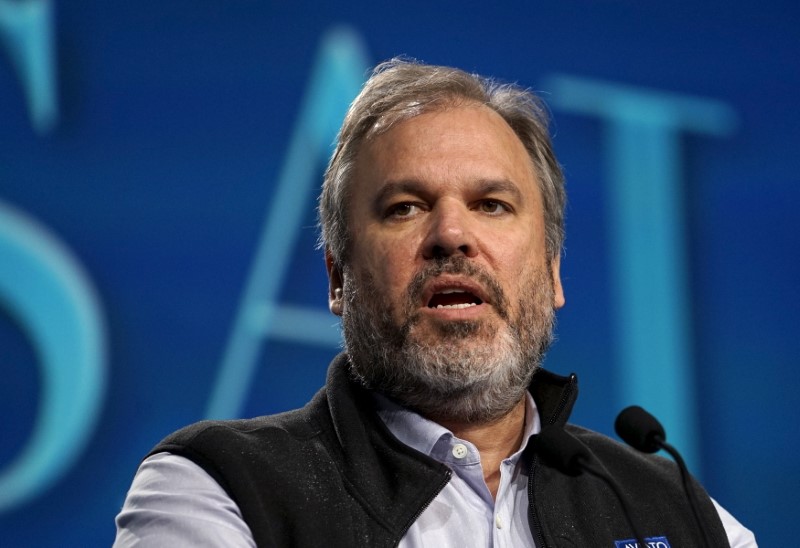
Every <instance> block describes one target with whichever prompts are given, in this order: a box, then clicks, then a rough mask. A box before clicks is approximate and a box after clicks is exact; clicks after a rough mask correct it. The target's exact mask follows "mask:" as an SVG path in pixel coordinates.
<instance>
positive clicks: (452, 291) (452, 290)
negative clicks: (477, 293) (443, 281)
mask: <svg viewBox="0 0 800 548" xmlns="http://www.w3.org/2000/svg"><path fill="white" fill-rule="evenodd" d="M439 293H441V294H442V295H449V294H450V293H466V291H464V290H463V289H442V290H441V291H439Z"/></svg>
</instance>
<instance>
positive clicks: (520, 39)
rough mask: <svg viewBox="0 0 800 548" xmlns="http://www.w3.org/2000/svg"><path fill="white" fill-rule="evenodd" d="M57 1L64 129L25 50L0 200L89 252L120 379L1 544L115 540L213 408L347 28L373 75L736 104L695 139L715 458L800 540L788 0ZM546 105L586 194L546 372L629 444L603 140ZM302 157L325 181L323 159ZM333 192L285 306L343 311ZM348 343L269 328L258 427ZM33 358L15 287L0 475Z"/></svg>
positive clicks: (301, 255) (798, 116)
mask: <svg viewBox="0 0 800 548" xmlns="http://www.w3.org/2000/svg"><path fill="white" fill-rule="evenodd" d="M24 3H25V2H24V1H21V0H18V1H16V2H13V1H12V2H9V1H8V0H5V4H6V5H8V4H11V5H15V4H16V5H20V4H24ZM698 4H699V5H698ZM53 7H54V13H55V20H54V27H53V28H54V38H55V41H54V49H53V52H54V56H55V61H56V66H57V83H56V90H57V102H58V108H59V116H58V120H57V122H56V123H55V125H54V126H53V127H52V128H51V129H50V130H49V131H45V130H37V129H35V124H34V123H33V122H32V119H31V113H30V109H29V108H28V106H27V103H26V87H25V86H24V85H23V84H22V83H21V81H20V77H19V73H18V72H17V71H16V70H15V69H14V66H13V64H12V62H11V58H12V56H11V54H10V53H9V52H10V47H9V46H8V45H6V46H5V54H4V55H2V56H0V201H2V202H3V203H5V204H6V205H10V206H12V207H13V208H14V209H16V210H18V211H21V212H24V214H25V215H27V216H29V217H31V218H32V219H35V220H36V222H37V223H39V224H40V225H41V226H42V227H44V228H45V229H46V230H47V231H48V232H49V233H50V234H51V235H53V236H54V237H56V238H57V239H58V241H59V242H60V243H61V245H63V246H64V247H65V248H67V249H69V250H70V253H71V254H72V256H73V257H74V259H75V260H76V261H77V262H78V263H79V264H80V265H81V268H82V269H83V271H84V272H85V274H86V279H87V280H89V282H90V283H91V285H92V287H93V288H94V291H95V292H96V294H97V296H98V299H99V303H100V307H101V309H102V325H103V332H102V338H103V341H104V343H105V347H106V354H105V359H104V361H103V363H104V368H105V372H106V375H107V382H106V383H105V384H103V385H102V386H103V387H104V389H103V391H102V398H101V401H100V408H99V411H98V415H97V422H96V424H93V425H91V427H90V428H88V431H87V435H88V439H87V443H86V445H85V446H82V447H79V448H78V450H79V453H78V455H77V457H78V459H77V460H76V461H75V462H70V463H68V466H66V469H65V470H64V473H63V474H59V475H58V477H57V478H54V479H53V481H51V482H49V484H48V485H47V486H46V487H45V488H44V489H42V490H41V491H39V492H37V493H34V494H33V495H32V496H31V497H30V498H29V499H28V500H25V501H20V502H19V503H18V504H14V505H13V506H11V507H9V508H6V509H5V510H3V511H2V513H0V539H1V540H0V544H2V545H4V546H53V545H59V546H106V545H109V544H110V543H111V542H112V540H113V537H114V525H113V518H114V515H115V514H116V513H117V511H118V509H119V508H120V506H121V504H122V501H123V499H124V496H125V492H126V490H127V487H128V486H129V484H130V480H131V478H132V475H133V472H134V471H135V468H136V465H137V463H138V461H139V459H140V458H141V457H142V455H143V454H144V453H146V452H147V450H148V449H149V448H150V447H151V446H152V445H154V444H155V443H156V442H157V441H158V440H159V439H160V438H161V437H163V436H164V435H166V434H167V433H169V432H170V431H172V430H174V429H176V428H178V427H180V426H182V425H184V424H187V423H189V422H193V421H195V420H198V419H200V418H203V417H204V415H205V412H206V407H207V406H208V404H209V398H210V395H211V393H212V390H213V387H214V384H215V382H216V378H217V374H218V371H219V368H220V364H221V362H222V359H223V355H224V352H225V348H226V345H227V344H228V341H229V338H230V337H231V333H232V331H233V326H234V321H235V318H236V315H237V313H238V310H239V303H240V299H241V296H242V293H243V291H244V287H245V284H246V282H247V279H248V274H249V273H250V271H251V267H252V263H253V259H254V256H255V250H256V248H257V246H258V243H259V241H260V238H261V230H262V224H263V223H264V221H265V216H266V214H267V212H268V211H270V209H271V208H272V207H273V205H274V204H273V198H274V195H275V186H276V181H277V180H278V179H279V178H280V173H281V169H282V168H283V166H284V165H285V162H286V160H285V158H286V155H287V150H288V143H289V137H290V136H291V135H292V134H293V131H295V127H296V124H297V120H298V117H299V116H300V114H301V109H302V104H303V102H302V101H303V97H304V96H305V94H306V89H307V87H308V86H309V81H310V79H311V75H312V73H313V71H314V63H315V59H316V58H317V56H318V54H319V49H320V47H321V44H322V43H323V40H324V37H325V36H326V35H327V33H328V32H329V31H330V30H331V29H332V28H342V27H341V26H342V25H344V26H345V28H347V29H350V31H351V32H352V33H353V34H354V35H355V36H357V37H358V39H359V40H361V43H362V44H363V47H364V52H365V54H366V56H367V61H368V62H369V63H370V64H374V63H375V62H377V61H380V60H382V59H385V58H388V57H391V56H394V55H397V54H408V55H411V56H413V57H416V58H419V59H421V60H424V61H426V62H430V63H436V64H448V65H454V66H458V67H461V68H464V69H467V70H470V71H476V72H479V73H483V74H490V75H493V76H496V77H498V78H501V79H503V80H508V81H518V82H519V83H521V84H522V85H524V86H530V87H533V88H535V89H540V90H542V91H543V92H545V98H546V99H547V98H548V89H546V85H547V82H548V78H549V77H550V76H552V75H554V74H568V75H572V76H578V77H583V78H593V79H601V80H604V81H608V82H614V83H616V84H619V85H629V86H637V87H642V88H649V89H653V90H661V91H670V92H678V93H681V94H687V95H693V96H700V97H707V98H712V99H717V100H720V101H723V102H724V103H726V104H727V105H728V106H729V107H730V108H731V109H732V110H733V111H734V112H735V113H736V115H737V119H738V123H737V126H736V130H735V131H734V132H733V133H732V134H730V135H728V136H724V137H713V136H704V135H697V134H690V133H687V134H686V135H685V136H682V138H681V151H682V162H681V164H680V166H678V167H679V169H680V174H681V180H682V181H683V183H684V184H685V187H684V189H683V193H684V196H685V200H684V201H683V202H682V205H683V211H684V215H685V217H686V228H687V236H686V246H687V250H688V281H689V292H690V293H689V296H690V301H689V302H690V316H691V332H692V346H691V353H692V358H693V360H692V361H693V363H694V364H695V368H694V369H693V370H692V375H693V378H694V381H695V382H696V386H697V398H696V401H695V402H693V404H694V405H696V407H697V409H698V413H697V420H698V424H697V428H698V431H699V433H700V439H701V442H700V445H699V448H698V449H699V455H700V457H699V459H698V461H697V462H696V466H697V469H698V473H699V475H701V477H702V479H703V481H704V483H705V485H706V486H707V488H708V489H709V491H710V492H711V493H712V495H713V496H714V497H715V498H716V499H717V500H719V501H720V502H721V503H722V505H723V506H725V507H726V508H728V509H729V510H730V511H731V512H732V513H733V514H734V515H735V516H737V517H738V518H739V519H740V520H741V521H742V522H743V523H744V524H745V525H747V526H748V527H749V528H751V529H752V530H754V531H755V533H756V535H757V538H758V539H759V541H760V544H761V545H762V546H776V545H779V544H780V543H781V542H783V543H790V542H791V541H792V540H793V539H794V537H795V536H796V535H795V534H794V533H793V527H792V524H793V522H794V520H795V519H796V516H797V513H798V510H800V496H798V489H800V472H798V467H797V456H796V455H797V454H798V449H800V447H798V445H799V444H800V442H798V424H797V418H798V417H797V411H796V401H795V397H794V394H795V392H796V389H797V387H798V386H800V371H799V369H800V368H798V367H797V366H798V356H800V352H798V351H799V350H800V336H798V335H800V332H799V330H798V321H797V311H798V309H800V289H798V285H799V284H798V279H800V258H799V257H798V251H799V247H800V246H798V243H799V242H798V240H800V237H799V234H800V230H799V229H800V223H799V222H798V217H797V211H798V206H800V176H798V173H800V160H798V156H799V154H798V143H800V112H799V111H798V108H797V99H798V97H800V70H799V69H800V63H799V62H798V57H800V55H799V54H800V32H798V28H800V7H798V5H797V4H796V3H794V2H763V3H760V4H759V5H755V4H753V3H750V2H746V3H745V2H722V1H718V0H713V1H707V2H702V3H695V2H670V3H664V2H659V3H656V2H632V1H623V0H617V1H611V0H604V1H594V2H588V1H576V0H565V1H562V2H557V3H556V2H548V3H545V2H527V3H511V2H499V3H492V4H487V3H485V2H480V3H479V2H463V1H462V2H457V3H455V2H454V3H448V2H441V3H430V2H404V3H400V4H396V5H384V6H378V5H376V3H375V2H348V3H347V4H340V5H336V3H319V4H315V3H303V2H281V3H278V2H274V3H266V2H256V1H244V0H242V1H230V0H229V1H224V2H223V1H211V0H205V1H196V0H195V1H191V2H189V1H171V2H163V3H161V2H159V3H128V4H122V3H108V2H100V1H97V0H84V1H74V2H55V3H53ZM362 73H363V71H362ZM553 99H554V100H555V99H557V98H556V97H553ZM554 102H557V101H554ZM553 115H554V118H555V124H554V132H555V141H554V142H555V146H556V149H557V153H558V155H559V158H560V160H561V162H562V164H563V165H564V167H565V172H566V175H567V179H568V188H569V196H570V205H569V209H568V238H567V245H566V248H567V251H566V255H565V257H564V259H563V261H562V276H563V280H564V286H565V291H566V294H567V306H566V307H565V308H564V309H563V310H562V312H561V313H560V315H559V327H558V333H559V340H558V342H557V344H556V346H555V347H554V348H553V350H552V351H551V353H550V355H549V356H548V359H547V366H548V367H549V368H550V369H553V370H555V371H558V372H561V373H567V372H570V371H576V372H577V373H578V374H579V377H580V379H581V388H582V395H581V399H580V400H579V402H578V406H577V409H576V412H575V415H574V419H575V420H576V422H579V423H582V424H584V425H586V426H589V427H592V428H595V429H598V430H600V431H603V432H606V433H611V432H612V426H611V425H612V423H613V419H614V416H615V415H616V413H617V412H618V411H619V409H620V399H619V390H618V387H619V384H620V382H622V380H621V379H620V378H619V377H620V375H619V371H618V368H617V367H616V365H615V364H616V362H617V354H618V352H619V349H618V347H617V343H616V341H617V340H618V334H617V333H615V327H614V325H615V323H614V321H613V314H614V312H613V311H614V306H615V304H614V303H615V302H616V300H617V298H618V295H617V293H616V292H617V291H618V289H615V288H616V287H617V286H616V285H615V282H614V280H612V276H613V269H612V265H611V259H610V257H612V256H613V254H614V245H615V242H613V241H612V240H611V238H610V236H609V224H610V219H609V204H608V192H607V188H608V181H607V180H606V179H607V177H606V175H605V174H606V173H607V168H606V162H607V151H606V148H605V145H604V142H605V141H604V139H605V135H604V129H603V125H602V123H601V121H600V120H598V119H595V118H592V117H588V116H584V115H580V114H576V113H574V112H567V111H564V110H559V109H558V107H556V106H555V105H554V106H553ZM309 162H314V163H315V164H314V165H315V166H316V167H315V169H316V171H317V173H318V177H319V178H321V171H322V167H323V163H324V159H322V158H321V157H319V158H317V157H310V158H309ZM313 207H314V203H313V200H308V201H307V203H306V204H305V209H304V211H305V218H304V219H303V221H302V223H301V224H300V227H301V228H300V230H299V240H298V241H297V242H296V244H294V245H293V249H292V257H291V260H290V261H289V262H288V264H275V265H274V268H275V269H276V270H282V271H283V270H284V269H285V270H286V271H288V272H289V273H290V274H289V275H288V276H287V278H286V279H285V282H284V283H282V284H281V287H280V295H279V297H280V301H281V302H282V303H288V304H291V305H296V306H299V307H303V308H307V309H312V310H316V311H319V312H324V311H325V309H326V279H325V275H324V268H323V263H322V257H321V254H320V253H319V252H317V251H315V249H314V241H315V238H316V231H315V228H314V223H315V218H314V211H313ZM12 236H13V235H12ZM2 260H3V257H0V261H2ZM6 260H7V259H6ZM0 297H2V296H0ZM334 323H335V322H334V321H333V319H332V320H331V325H333V324H334ZM335 351H336V348H335V347H334V346H331V345H325V344H317V345H300V344H298V343H296V342H292V341H290V340H285V339H279V338H273V339H265V340H264V341H263V346H262V347H261V353H260V354H259V358H258V363H257V365H258V367H257V369H256V373H255V376H254V378H253V380H252V382H251V383H250V385H249V388H248V391H247V395H246V398H245V401H244V402H243V405H242V406H241V414H243V415H257V414H265V413H271V412H275V411H280V410H284V409H288V408H293V407H297V406H299V405H302V404H303V403H304V402H305V401H306V400H307V399H308V398H309V397H310V396H311V395H312V394H313V393H314V392H315V391H316V390H317V389H318V388H319V386H321V385H322V383H323V382H324V376H325V370H326V367H327V364H328V361H329V359H330V358H331V357H332V356H333V355H334V353H335ZM40 365H41V363H40V357H39V355H38V349H37V348H36V345H35V343H34V342H33V339H32V337H31V335H30V333H29V331H28V329H27V326H25V325H24V324H23V322H21V321H20V320H19V318H18V317H17V316H16V315H15V313H14V310H13V309H12V306H11V305H10V304H9V303H8V302H5V303H4V302H3V301H2V300H0V371H2V383H0V417H3V418H2V420H1V421H0V425H2V426H0V470H2V469H3V467H5V466H7V465H8V464H9V463H11V462H12V461H13V460H14V458H15V456H17V455H18V454H19V452H20V451H21V450H22V448H23V447H24V446H25V444H26V442H27V441H28V439H29V436H30V435H31V432H32V431H33V430H34V428H35V424H36V420H37V413H38V412H39V407H38V406H39V405H40V403H41V398H42V394H43V390H42V388H41V387H42V381H43V378H42V376H43V373H42V371H43V369H42V367H40ZM646 365H647V364H643V366H644V367H646ZM75 397H76V398H80V394H76V395H75ZM639 403H641V404H642V405H644V406H646V405H647V402H639ZM654 496H657V494H654Z"/></svg>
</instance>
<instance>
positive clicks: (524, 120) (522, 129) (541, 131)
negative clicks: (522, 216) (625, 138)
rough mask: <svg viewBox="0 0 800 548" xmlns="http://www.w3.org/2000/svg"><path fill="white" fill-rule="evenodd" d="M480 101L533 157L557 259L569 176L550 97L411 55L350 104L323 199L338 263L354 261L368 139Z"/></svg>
mask: <svg viewBox="0 0 800 548" xmlns="http://www.w3.org/2000/svg"><path fill="white" fill-rule="evenodd" d="M470 102H477V103H480V104H483V105H486V106H487V107H489V108H491V109H492V110H494V111H495V112H497V113H498V114H499V115H500V116H501V117H502V118H503V119H504V120H505V121H506V123H507V124H508V125H509V126H510V127H511V129H512V130H513V131H514V133H515V134H516V135H517V137H518V138H519V139H520V141H522V144H523V145H524V146H525V149H526V150H527V151H528V154H529V155H530V159H531V161H532V163H533V167H534V170H535V172H536V175H537V179H538V181H539V190H540V192H541V195H542V201H543V204H544V222H545V242H546V250H547V258H548V259H549V260H553V259H554V258H555V257H557V256H558V255H559V253H560V252H561V247H562V245H563V242H564V208H565V205H566V192H565V189H564V176H563V174H562V172H561V166H559V164H558V161H557V160H556V157H555V153H554V152H553V147H552V143H551V142H550V136H549V133H548V114H547V109H546V107H545V105H544V103H543V102H542V101H541V100H540V99H539V98H538V97H537V96H536V95H535V94H534V93H533V92H532V91H530V90H527V89H523V88H521V87H519V86H518V85H515V84H499V83H497V82H495V81H494V80H492V79H490V78H484V77H482V76H478V75H476V74H469V73H467V72H464V71H462V70H459V69H455V68H450V67H442V66H432V65H425V64H422V63H418V62H416V61H411V60H407V59H403V58H395V59H391V60H389V61H386V62H384V63H381V64H380V65H378V66H377V67H375V69H374V70H373V72H372V76H371V77H370V78H369V80H367V82H366V83H365V84H364V87H363V88H362V90H361V93H359V94H358V97H356V98H355V100H354V101H353V103H352V104H351V105H350V109H349V110H348V112H347V115H346V116H345V119H344V122H343V123H342V128H341V130H340V131H339V136H338V138H337V143H336V150H335V151H334V153H333V155H332V156H331V160H330V162H329V164H328V168H327V170H326V171H325V180H324V182H323V185H322V193H321V194H320V198H319V222H320V229H321V230H320V232H321V233H320V246H321V247H325V248H326V249H327V250H328V251H329V252H330V254H331V255H332V257H333V260H334V262H335V263H336V264H337V265H339V266H343V265H344V264H345V263H346V262H347V257H348V252H349V247H350V245H349V244H350V232H349V230H348V223H347V212H348V208H347V204H348V200H349V198H350V194H349V190H350V187H351V182H352V181H351V179H352V171H353V166H354V164H355V161H356V158H357V155H358V151H359V149H360V147H361V144H362V143H363V142H364V141H365V140H369V139H370V138H373V137H375V136H377V135H380V134H382V133H385V132H386V131H388V130H389V129H390V128H391V127H392V126H393V125H394V124H397V123H399V122H401V121H404V120H408V119H410V118H413V117H414V116H417V115H419V114H422V113H423V112H428V111H431V110H435V109H437V108H445V107H447V106H455V105H458V104H461V103H470Z"/></svg>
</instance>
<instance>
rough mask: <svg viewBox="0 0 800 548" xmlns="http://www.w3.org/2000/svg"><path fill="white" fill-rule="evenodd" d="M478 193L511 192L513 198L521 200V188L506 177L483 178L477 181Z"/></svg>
mask: <svg viewBox="0 0 800 548" xmlns="http://www.w3.org/2000/svg"><path fill="white" fill-rule="evenodd" d="M478 188H479V191H480V194H511V195H512V196H513V197H514V199H515V200H519V201H522V199H523V195H522V190H520V187H519V185H518V184H517V183H515V182H513V181H510V180H508V179H484V180H481V181H480V182H479V187H478Z"/></svg>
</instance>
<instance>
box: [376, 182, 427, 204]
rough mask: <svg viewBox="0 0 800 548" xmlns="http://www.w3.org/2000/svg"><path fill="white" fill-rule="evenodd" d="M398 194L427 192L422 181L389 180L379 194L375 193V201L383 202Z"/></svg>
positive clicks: (377, 202)
mask: <svg viewBox="0 0 800 548" xmlns="http://www.w3.org/2000/svg"><path fill="white" fill-rule="evenodd" d="M397 194H413V195H420V194H425V186H424V185H423V184H422V183H421V182H419V181H416V180H414V179H402V180H399V181H387V182H385V183H384V184H383V186H382V187H381V189H380V190H379V191H378V194H376V195H375V203H376V204H382V203H384V202H385V201H387V200H388V199H389V198H391V197H392V196H396V195H397Z"/></svg>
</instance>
